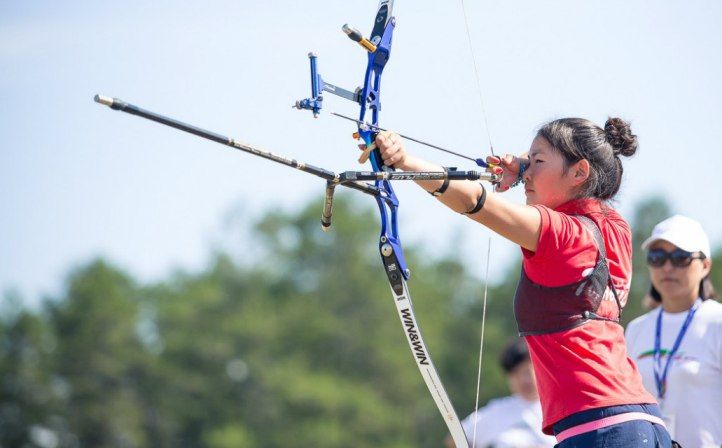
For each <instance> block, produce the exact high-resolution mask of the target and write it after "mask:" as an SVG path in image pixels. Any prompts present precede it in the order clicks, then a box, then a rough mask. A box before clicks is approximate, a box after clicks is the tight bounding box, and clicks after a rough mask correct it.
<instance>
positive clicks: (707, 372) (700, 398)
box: [626, 299, 722, 448]
mask: <svg viewBox="0 0 722 448" xmlns="http://www.w3.org/2000/svg"><path fill="white" fill-rule="evenodd" d="M698 301H699V302H701V300H699V299H698ZM660 312H661V313H662V337H661V344H660V348H661V350H662V353H665V351H668V350H671V349H672V347H673V346H674V342H675V340H676V339H677V335H678V334H679V331H680V329H681V328H682V324H683V323H684V321H685V319H686V317H687V313H688V312H687V311H683V312H681V313H667V312H664V311H663V310H662V307H661V306H660V307H659V308H657V309H655V310H652V311H650V312H649V313H647V314H645V315H643V316H640V317H638V318H636V319H634V320H633V321H632V322H630V323H629V326H628V327H627V331H626V339H627V350H628V352H629V357H630V358H632V359H633V360H634V362H636V363H637V366H638V368H639V372H640V373H641V374H642V379H643V380H644V387H645V388H646V389H647V391H649V392H650V393H651V394H652V395H654V396H655V397H657V385H656V383H655V380H654V367H653V365H654V356H653V354H654V335H655V328H656V325H657V316H659V313H660ZM666 363H667V357H666V355H664V354H663V355H662V358H661V365H662V368H664V365H665V364H666ZM658 400H659V399H658ZM659 401H660V408H661V409H662V414H663V415H664V416H665V421H666V423H667V429H668V430H669V432H670V434H671V435H672V438H673V439H674V440H676V441H678V442H679V443H680V444H681V445H682V446H683V447H685V448H687V447H694V448H696V447H716V448H719V447H720V446H721V445H722V304H720V303H718V302H715V301H714V300H705V301H704V302H702V303H701V304H700V306H699V309H698V310H697V312H696V314H695V315H694V317H693V318H692V321H691V323H690V325H689V328H688V329H687V333H686V334H685V335H684V338H683V339H682V343H681V344H680V346H679V349H678V350H677V353H676V354H675V357H674V359H673V360H672V364H671V365H670V367H669V372H668V374H667V391H666V393H665V397H664V399H662V400H659Z"/></svg>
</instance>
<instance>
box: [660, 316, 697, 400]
mask: <svg viewBox="0 0 722 448" xmlns="http://www.w3.org/2000/svg"><path fill="white" fill-rule="evenodd" d="M699 304H700V302H695V304H694V306H692V308H690V310H689V311H688V312H687V318H686V319H685V320H684V323H683V324H682V328H680V329H679V334H678V335H677V339H676V340H675V341H674V345H673V346H672V350H670V351H668V352H667V362H666V363H665V364H664V369H662V349H661V345H662V311H663V310H662V307H661V306H660V307H659V308H660V309H659V314H658V315H657V327H656V328H655V331H654V381H655V383H656V384H657V397H659V398H664V394H665V392H667V373H668V372H669V366H670V365H671V364H672V359H673V358H674V355H675V354H676V353H677V350H678V349H679V345H680V344H681V343H682V339H683V338H684V335H685V333H687V329H688V328H689V324H690V323H691V322H692V318H693V317H694V313H696V312H697V308H699ZM660 371H661V372H662V373H661V374H660Z"/></svg>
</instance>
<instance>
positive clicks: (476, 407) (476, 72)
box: [460, 0, 496, 448]
mask: <svg viewBox="0 0 722 448" xmlns="http://www.w3.org/2000/svg"><path fill="white" fill-rule="evenodd" d="M460 1H461V10H462V12H463V16H464V28H465V29H466V39H467V41H468V43H469V53H471V61H472V64H473V67H474V80H475V82H476V92H477V95H478V97H479V106H480V109H481V115H482V118H483V120H484V127H485V128H486V135H487V137H488V139H489V149H490V150H491V155H493V156H495V155H496V154H495V153H494V144H493V143H492V140H491V130H490V129H489V120H488V118H487V114H486V106H485V105H484V95H483V92H482V89H481V77H480V76H479V67H478V64H477V63H476V55H475V53H474V44H473V40H472V38H471V30H470V29H469V18H468V16H467V14H466V5H465V4H464V0H460ZM482 188H483V187H482ZM490 261H491V236H490V237H489V240H488V245H487V252H486V273H485V278H484V299H483V302H482V312H481V335H480V336H479V365H478V367H477V372H476V396H475V399H474V413H473V414H472V416H473V419H474V430H473V435H472V442H471V446H472V448H473V447H475V446H476V428H477V422H478V419H477V418H476V414H477V412H478V411H479V395H480V392H481V360H482V359H483V356H484V330H485V327H486V304H487V297H488V291H489V265H490Z"/></svg>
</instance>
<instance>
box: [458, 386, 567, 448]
mask: <svg viewBox="0 0 722 448" xmlns="http://www.w3.org/2000/svg"><path fill="white" fill-rule="evenodd" d="M474 421H476V444H475V445H474V446H472V447H471V448H487V447H493V448H547V447H553V446H554V444H555V443H556V439H555V438H554V437H552V436H548V435H546V434H544V433H542V431H541V427H542V413H541V405H540V404H539V401H527V400H525V399H523V398H521V397H520V396H518V395H511V396H509V397H504V398H497V399H494V400H491V401H489V403H488V404H487V405H486V406H484V407H483V408H481V409H479V410H478V411H476V412H475V413H473V414H471V415H469V416H468V417H466V418H465V419H464V420H463V421H462V422H461V425H462V426H463V427H464V432H466V438H467V439H468V440H469V445H471V444H472V443H473V442H472V439H473V437H474Z"/></svg>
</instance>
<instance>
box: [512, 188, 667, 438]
mask: <svg viewBox="0 0 722 448" xmlns="http://www.w3.org/2000/svg"><path fill="white" fill-rule="evenodd" d="M535 208H536V209H537V210H538V211H539V214H540V215H541V233H540V235H539V242H538V244H537V250H536V252H531V251H528V250H525V249H522V253H523V255H524V259H523V262H522V267H523V269H524V271H525V272H526V274H527V276H528V277H529V279H530V280H532V281H533V282H534V283H537V284H540V285H543V286H562V285H568V284H571V283H574V282H577V281H580V280H581V279H582V278H583V277H584V276H586V275H587V274H588V273H589V272H590V271H591V269H592V268H593V267H594V265H595V264H596V261H597V256H598V250H597V247H596V245H595V243H594V236H593V235H592V234H591V233H590V232H589V231H588V230H587V228H586V227H584V224H582V223H581V222H580V220H579V219H578V218H576V217H574V216H572V215H584V216H587V217H589V218H590V219H592V220H593V221H594V222H595V223H596V224H597V226H598V227H599V230H600V231H601V233H602V236H603V237H604V241H605V247H606V250H607V260H608V265H609V272H610V274H611V277H612V281H613V283H614V287H615V289H616V290H617V293H618V295H619V298H620V300H621V301H622V304H624V303H626V299H627V296H628V294H629V284H630V282H631V280H632V260H631V258H632V244H631V239H632V238H631V232H630V229H629V224H627V222H626V221H625V220H624V219H623V218H622V217H621V216H620V215H619V214H618V213H617V212H616V211H615V210H613V209H612V208H610V207H607V206H605V205H603V204H602V203H600V202H599V201H597V200H594V199H580V200H574V201H570V202H568V203H566V204H563V205H561V206H559V207H558V208H557V209H556V210H552V209H550V208H548V207H544V206H541V205H538V206H535ZM550 306H554V305H553V304H550ZM598 314H600V315H602V316H605V317H612V318H616V317H617V314H618V311H617V304H616V301H615V300H614V296H612V295H611V294H606V295H605V297H604V300H603V301H602V304H601V305H600V307H599V310H598ZM526 342H527V344H528V346H529V353H530V357H531V361H532V364H533V365H534V373H535V375H536V380H537V387H538V389H539V398H540V401H541V405H542V413H543V417H544V418H543V423H542V426H543V428H542V429H543V431H544V432H545V433H547V434H552V425H553V424H554V423H556V422H558V421H559V420H561V419H563V418H564V417H567V416H569V415H571V414H574V413H576V412H580V411H584V410H587V409H594V408H600V407H606V406H616V405H624V404H639V403H656V400H655V399H654V397H652V395H650V394H649V393H648V392H647V391H646V390H645V389H644V386H643V385H642V377H641V376H640V375H639V372H638V371H637V366H636V365H635V364H634V362H633V361H632V360H631V359H630V358H628V357H627V349H626V346H625V343H624V329H623V328H622V326H621V325H619V324H617V323H614V322H608V321H598V320H592V321H589V322H587V323H586V324H584V325H580V326H578V327H576V328H573V329H571V330H566V331H561V332H557V333H551V334H542V335H535V336H527V337H526Z"/></svg>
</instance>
